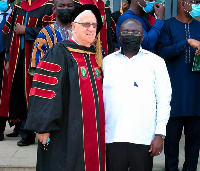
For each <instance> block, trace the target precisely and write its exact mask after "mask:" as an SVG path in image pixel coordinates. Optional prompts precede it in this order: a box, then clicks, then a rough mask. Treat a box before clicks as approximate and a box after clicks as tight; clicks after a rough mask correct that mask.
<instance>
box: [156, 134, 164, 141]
mask: <svg viewBox="0 0 200 171" xmlns="http://www.w3.org/2000/svg"><path fill="white" fill-rule="evenodd" d="M155 136H159V137H161V138H162V139H163V140H164V139H165V135H163V134H155Z"/></svg>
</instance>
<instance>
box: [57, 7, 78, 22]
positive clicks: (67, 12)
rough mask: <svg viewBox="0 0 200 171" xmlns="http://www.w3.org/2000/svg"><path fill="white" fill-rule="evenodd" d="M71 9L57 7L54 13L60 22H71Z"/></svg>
mask: <svg viewBox="0 0 200 171" xmlns="http://www.w3.org/2000/svg"><path fill="white" fill-rule="evenodd" d="M73 11H74V10H73V9H58V10H57V11H56V15H57V17H58V19H59V21H60V22H61V23H71V14H72V12H73Z"/></svg>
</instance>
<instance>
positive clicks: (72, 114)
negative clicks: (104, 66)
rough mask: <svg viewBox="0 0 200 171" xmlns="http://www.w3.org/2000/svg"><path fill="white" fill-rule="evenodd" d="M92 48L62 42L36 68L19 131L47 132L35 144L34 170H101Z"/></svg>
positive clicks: (98, 86) (98, 84)
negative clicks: (47, 135) (43, 141)
mask: <svg viewBox="0 0 200 171" xmlns="http://www.w3.org/2000/svg"><path fill="white" fill-rule="evenodd" d="M100 72H101V71H100V69H99V67H98V65H97V62H96V60H95V51H94V48H93V47H91V48H86V47H83V46H79V45H77V44H76V43H74V42H72V41H68V40H66V41H63V42H61V43H58V44H56V45H55V46H54V47H52V48H51V49H50V50H49V51H48V52H47V54H46V55H45V56H44V57H43V60H42V61H40V63H39V64H38V66H37V69H36V73H35V75H34V78H33V84H32V88H31V90H30V106H29V111H28V118H27V122H26V125H25V129H28V130H33V131H35V132H37V133H45V132H50V139H51V140H50V144H49V147H48V150H47V151H45V150H44V149H43V145H42V144H41V143H40V142H38V153H37V171H66V170H67V171H84V170H87V171H104V170H105V116H104V106H103V92H102V76H101V73H100Z"/></svg>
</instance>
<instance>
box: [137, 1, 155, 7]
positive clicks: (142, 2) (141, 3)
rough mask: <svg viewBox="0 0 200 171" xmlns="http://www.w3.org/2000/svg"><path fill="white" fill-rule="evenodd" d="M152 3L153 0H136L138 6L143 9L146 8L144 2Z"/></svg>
mask: <svg viewBox="0 0 200 171" xmlns="http://www.w3.org/2000/svg"><path fill="white" fill-rule="evenodd" d="M153 1H155V0H138V2H139V3H140V5H142V6H143V7H146V2H153Z"/></svg>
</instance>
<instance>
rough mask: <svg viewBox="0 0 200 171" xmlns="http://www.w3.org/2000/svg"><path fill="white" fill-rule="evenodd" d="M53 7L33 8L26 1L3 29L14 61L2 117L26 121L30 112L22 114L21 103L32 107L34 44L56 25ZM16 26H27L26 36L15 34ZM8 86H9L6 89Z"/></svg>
mask: <svg viewBox="0 0 200 171" xmlns="http://www.w3.org/2000/svg"><path fill="white" fill-rule="evenodd" d="M52 5H53V3H52V2H51V1H49V2H48V1H47V0H35V1H34V2H33V3H32V4H31V5H30V6H29V3H28V1H22V2H20V3H18V4H16V5H14V8H13V10H12V13H11V14H10V16H9V18H8V20H7V22H6V24H5V26H4V28H3V40H5V41H3V43H4V47H5V49H7V50H8V51H9V52H10V59H9V74H8V82H7V83H6V81H7V80H6V79H3V87H2V94H1V99H0V116H3V117H8V116H9V117H10V119H18V118H20V117H23V118H26V110H25V109H23V110H21V107H20V106H18V104H17V103H19V104H20V103H21V102H20V101H23V102H22V103H23V105H22V106H23V108H24V107H27V106H28V94H29V90H30V88H31V82H32V76H30V75H29V74H28V73H27V71H28V69H29V64H30V57H31V52H32V48H33V43H34V41H35V38H36V37H37V35H38V33H39V31H40V30H41V28H42V27H44V26H46V25H48V24H50V23H52V22H53V19H54V18H55V15H54V14H53V11H52ZM16 24H20V25H25V26H26V29H25V34H24V35H19V34H16V32H14V27H15V26H16ZM19 66H20V67H19ZM5 76H6V75H5ZM21 81H22V82H21ZM6 84H8V86H4V85H6ZM19 84H20V85H19ZM19 92H20V93H21V94H20V93H19ZM9 109H10V111H9ZM22 115H23V116H22Z"/></svg>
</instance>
